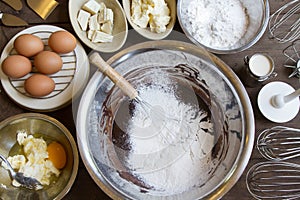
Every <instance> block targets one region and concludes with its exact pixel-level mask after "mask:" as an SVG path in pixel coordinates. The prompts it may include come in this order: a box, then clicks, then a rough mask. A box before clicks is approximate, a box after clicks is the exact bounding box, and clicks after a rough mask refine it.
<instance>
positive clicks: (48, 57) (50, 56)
mask: <svg viewBox="0 0 300 200" xmlns="http://www.w3.org/2000/svg"><path fill="white" fill-rule="evenodd" d="M33 65H34V67H35V68H36V69H37V70H38V71H39V72H40V73H43V74H54V73H56V72H58V71H59V70H61V68H62V66H63V61H62V59H61V57H60V56H59V55H58V54H57V53H55V52H52V51H42V52H40V53H38V54H37V55H36V56H35V57H34V61H33Z"/></svg>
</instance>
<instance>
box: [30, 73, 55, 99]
mask: <svg viewBox="0 0 300 200" xmlns="http://www.w3.org/2000/svg"><path fill="white" fill-rule="evenodd" d="M54 88H55V82H54V81H53V79H52V78H50V77H48V76H46V75H44V74H33V75H32V76H30V77H29V78H28V79H26V80H25V82H24V89H25V91H26V92H27V93H28V94H30V95H32V96H34V97H42V96H46V95H48V94H50V93H51V92H52V91H53V90H54Z"/></svg>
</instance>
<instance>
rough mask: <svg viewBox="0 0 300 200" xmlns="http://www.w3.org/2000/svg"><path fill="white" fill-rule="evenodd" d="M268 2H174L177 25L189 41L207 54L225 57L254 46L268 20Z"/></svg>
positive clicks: (263, 0)
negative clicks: (204, 49)
mask: <svg viewBox="0 0 300 200" xmlns="http://www.w3.org/2000/svg"><path fill="white" fill-rule="evenodd" d="M269 12H270V11H269V2H268V0H227V1H224V0H191V1H185V0H178V3H177V15H178V20H179V23H180V25H181V27H182V29H183V31H184V33H185V34H186V35H187V37H188V38H189V39H191V40H192V41H193V42H194V43H195V44H196V45H198V46H202V47H204V48H206V49H207V50H208V51H210V52H214V53H218V54H228V53H235V52H240V51H243V50H245V49H248V48H250V47H251V46H252V45H254V44H255V43H256V42H257V41H258V40H259V39H260V38H261V37H262V35H263V34H264V32H265V30H266V27H267V24H268V18H269V14H270V13H269Z"/></svg>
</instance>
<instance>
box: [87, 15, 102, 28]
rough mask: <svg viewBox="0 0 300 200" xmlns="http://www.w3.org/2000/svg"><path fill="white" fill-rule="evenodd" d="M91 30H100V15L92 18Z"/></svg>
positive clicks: (90, 21) (90, 22)
mask: <svg viewBox="0 0 300 200" xmlns="http://www.w3.org/2000/svg"><path fill="white" fill-rule="evenodd" d="M89 29H90V30H100V24H99V23H98V15H97V14H94V15H92V16H91V17H90V20H89Z"/></svg>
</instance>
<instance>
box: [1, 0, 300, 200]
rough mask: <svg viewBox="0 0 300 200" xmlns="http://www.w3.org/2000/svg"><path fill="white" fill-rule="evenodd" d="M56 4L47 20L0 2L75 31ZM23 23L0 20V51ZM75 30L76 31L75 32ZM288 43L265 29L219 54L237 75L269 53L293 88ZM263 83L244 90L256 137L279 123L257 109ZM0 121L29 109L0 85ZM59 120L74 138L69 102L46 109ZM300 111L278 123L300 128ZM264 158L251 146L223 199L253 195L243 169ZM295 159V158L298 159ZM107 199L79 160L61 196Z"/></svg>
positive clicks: (273, 4) (33, 21) (63, 6)
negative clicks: (252, 58)
mask: <svg viewBox="0 0 300 200" xmlns="http://www.w3.org/2000/svg"><path fill="white" fill-rule="evenodd" d="M58 2H59V6H58V7H57V8H56V9H55V10H54V12H53V13H52V14H51V15H50V16H49V17H48V18H47V20H43V19H41V18H40V17H39V16H38V15H37V14H35V13H34V12H33V11H32V10H31V9H30V8H29V7H28V5H27V4H26V2H25V1H24V0H23V9H22V10H21V11H19V12H16V11H14V10H13V9H12V8H10V7H9V6H7V5H6V4H5V3H3V2H0V11H3V12H6V13H11V14H14V15H16V16H19V17H21V18H23V19H24V20H26V21H27V22H28V23H29V24H30V26H34V25H38V24H52V25H56V26H60V27H63V28H65V29H67V30H69V31H70V32H72V33H74V31H73V29H72V26H71V24H70V20H69V15H68V1H63V0H58ZM287 2H288V1H287V0H270V8H271V14H272V13H273V12H274V11H275V10H277V9H278V8H279V7H281V6H282V5H283V4H285V3H287ZM23 29H24V27H6V26H3V24H1V26H0V51H1V52H2V50H3V48H4V47H5V45H6V44H7V42H8V41H9V40H10V39H11V38H12V37H13V36H14V35H15V34H16V33H18V32H19V31H21V30H23ZM175 30H178V31H180V27H179V25H178V23H177V25H176V27H175ZM74 34H75V33H74ZM290 44H291V43H284V44H279V43H277V42H276V41H274V40H271V39H269V37H268V31H266V32H265V34H264V36H263V37H262V38H261V39H260V40H259V42H257V43H256V44H255V45H254V46H253V47H251V48H249V49H248V50H245V51H243V52H241V53H235V54H229V55H218V56H219V57H220V58H221V59H222V60H224V61H225V62H226V63H227V64H228V65H229V66H231V67H232V69H233V70H234V71H235V72H236V73H237V74H238V75H239V76H242V74H240V70H241V69H242V68H244V67H245V66H244V60H243V58H244V56H246V55H251V54H253V53H256V52H265V53H268V54H269V55H270V56H271V57H273V59H274V62H275V71H276V72H277V73H278V76H277V77H276V78H274V79H272V81H275V80H277V81H284V82H287V83H289V84H290V85H292V86H293V87H294V88H299V81H298V79H297V78H290V79H288V75H289V74H290V73H291V71H290V70H289V69H287V68H285V67H283V63H284V62H285V59H286V58H285V56H284V55H283V53H282V51H283V49H284V48H286V47H287V46H289V45H290ZM84 47H85V49H86V52H87V54H88V53H89V52H90V51H91V49H89V48H87V47H86V46H84ZM261 87H262V86H257V87H255V88H249V87H246V90H247V92H248V94H249V97H250V99H251V102H252V106H253V110H254V115H255V134H256V137H257V135H258V133H259V131H261V130H263V129H265V128H270V127H273V126H276V125H278V124H276V123H273V122H271V121H269V120H267V119H266V118H264V117H263V115H262V114H261V113H260V111H259V109H258V106H257V102H256V99H257V95H258V92H259V91H260V89H261ZM0 90H1V91H0V121H2V120H4V119H6V118H7V117H10V116H13V115H16V114H19V113H24V112H30V111H28V110H24V109H22V108H21V107H19V106H18V105H16V104H15V103H14V102H13V101H12V100H11V99H10V98H9V97H8V96H7V94H6V93H5V91H4V90H3V88H2V85H1V86H0ZM295 109H298V108H295ZM46 114H47V115H50V116H52V117H54V118H56V119H57V120H59V121H60V122H61V123H63V124H64V125H65V126H66V127H67V128H68V129H69V130H70V132H71V133H72V134H73V136H74V138H76V127H75V124H74V118H73V114H74V113H73V111H72V105H69V106H67V107H65V108H62V109H60V110H58V111H55V112H50V113H46ZM299 120H300V115H297V117H296V118H295V119H293V120H292V121H290V122H288V123H284V124H281V125H284V126H289V127H295V128H300V124H299ZM260 161H264V159H263V158H262V157H261V156H260V154H259V153H258V151H257V149H256V148H255V147H254V150H253V153H252V156H251V159H250V161H249V164H248V166H247V168H246V170H245V172H244V173H243V175H242V176H241V178H240V179H239V181H238V182H237V183H236V184H235V186H234V187H233V188H232V189H231V190H230V191H229V192H228V193H227V194H226V195H225V196H224V197H223V198H222V199H226V200H229V199H253V197H252V196H251V195H250V194H249V193H248V191H247V188H246V184H245V177H246V172H247V170H248V169H249V167H251V166H252V165H253V164H255V163H257V162H260ZM297 161H298V160H297V159H296V160H294V162H297ZM86 198H89V199H103V200H104V199H109V197H108V196H106V195H105V193H104V192H103V191H101V189H100V188H98V186H97V185H96V184H95V183H94V181H93V180H92V179H91V177H90V176H89V174H88V172H87V170H86V169H85V167H84V165H83V163H82V161H81V160H80V165H79V171H78V175H77V178H76V181H75V183H74V185H73V187H72V188H71V190H70V192H69V193H68V194H67V195H66V196H65V198H64V199H72V200H73V199H86Z"/></svg>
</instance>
